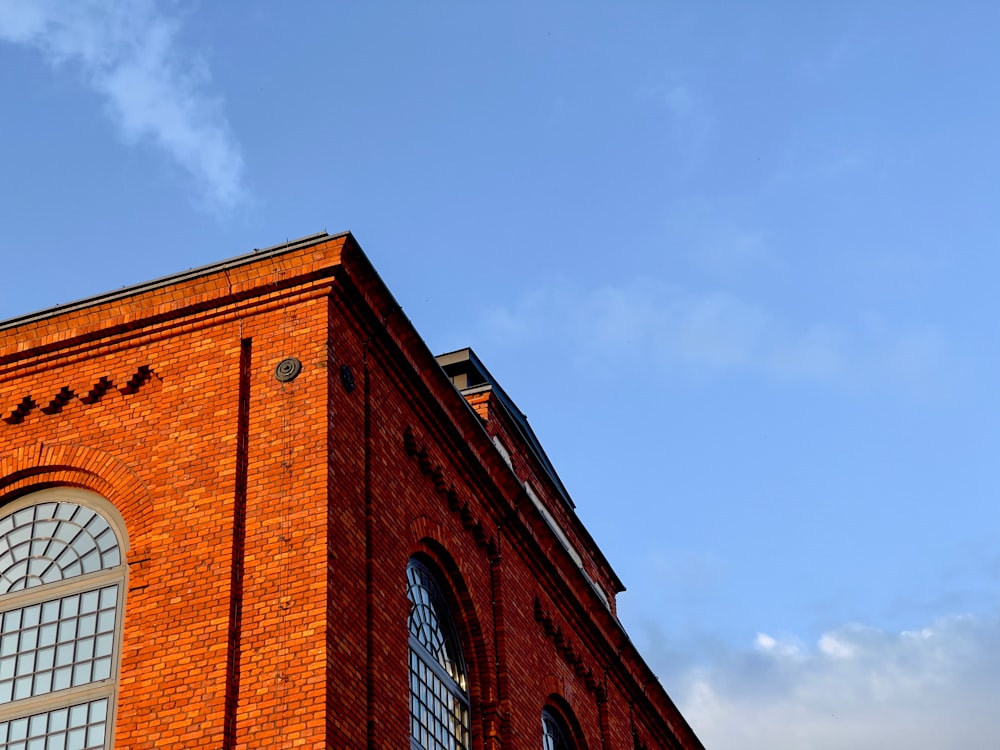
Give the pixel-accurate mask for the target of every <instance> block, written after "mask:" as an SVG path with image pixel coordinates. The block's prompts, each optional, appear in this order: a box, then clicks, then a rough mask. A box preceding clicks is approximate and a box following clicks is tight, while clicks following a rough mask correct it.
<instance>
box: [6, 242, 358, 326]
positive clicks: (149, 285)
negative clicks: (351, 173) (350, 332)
mask: <svg viewBox="0 0 1000 750" xmlns="http://www.w3.org/2000/svg"><path fill="white" fill-rule="evenodd" d="M350 236H352V235H351V232H350V231H344V232H337V233H336V234H328V233H327V232H317V233H316V234H309V235H306V236H304V237H299V238H298V239H295V240H288V241H287V242H284V243H282V244H279V245H272V246H270V247H265V248H260V249H254V250H253V252H250V253H246V254H244V255H237V256H235V257H233V258H228V259H226V260H220V261H216V262H215V263H209V264H208V265H205V266H199V267H197V268H190V269H188V270H187V271H181V272H180V273H173V274H170V275H169V276H161V277H160V278H158V279H153V280H151V281H144V282H142V283H140V284H134V285H132V286H125V287H122V288H121V289H117V290H115V291H113V292H103V293H101V294H96V295H94V296H93V297H84V298H83V299H79V300H76V301H74V302H67V303H65V304H62V305H56V306H54V307H48V308H45V309H43V310H38V311H37V312H33V313H28V314H27V315H20V316H18V317H16V318H8V319H7V320H3V321H0V331H6V330H9V329H11V328H17V327H18V326H22V325H26V324H28V323H36V322H38V321H41V320H46V319H48V318H54V317H55V316H57V315H62V314H64V313H69V312H76V311H77V310H83V309H86V308H88V307H93V306H95V305H100V304H102V303H105V302H114V301H116V300H120V299H123V298H125V297H131V296H133V295H136V294H142V293H144V292H149V291H152V290H154V289H160V288H162V287H165V286H169V285H170V284H174V283H177V282H179V281H188V280H190V279H196V278H198V277H199V276H208V275H209V274H212V273H216V272H218V271H224V270H227V269H230V268H237V267H239V266H243V265H246V264H247V263H253V262H254V261H257V260H260V259H261V258H268V257H274V256H277V255H282V254H284V253H288V252H292V251H293V250H300V249H302V248H305V247H310V246H311V245H318V244H320V243H321V242H326V241H328V240H333V239H339V238H341V237H350Z"/></svg>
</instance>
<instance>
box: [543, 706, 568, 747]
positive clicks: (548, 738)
mask: <svg viewBox="0 0 1000 750" xmlns="http://www.w3.org/2000/svg"><path fill="white" fill-rule="evenodd" d="M542 750H570V744H569V732H567V731H566V730H565V729H564V728H563V724H562V722H561V721H560V720H559V717H558V716H556V715H555V714H554V713H553V712H552V711H550V710H549V709H547V708H546V709H545V710H544V711H542Z"/></svg>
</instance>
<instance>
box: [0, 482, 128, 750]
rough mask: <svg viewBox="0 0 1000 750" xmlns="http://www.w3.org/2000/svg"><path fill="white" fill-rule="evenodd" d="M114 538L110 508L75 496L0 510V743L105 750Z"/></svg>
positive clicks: (114, 645)
mask: <svg viewBox="0 0 1000 750" xmlns="http://www.w3.org/2000/svg"><path fill="white" fill-rule="evenodd" d="M121 535H122V524H121V520H120V517H119V516H118V514H117V512H116V511H115V510H114V509H113V508H112V507H111V506H110V504H109V503H107V502H106V501H105V500H104V499H103V498H101V497H99V496H97V495H94V494H92V493H90V492H85V491H82V490H74V489H68V488H61V489H51V490H43V491H41V492H36V493H33V494H31V495H28V496H26V497H24V498H21V499H20V500H16V501H14V502H13V503H11V504H9V505H7V506H6V507H4V508H0V747H3V748H5V749H8V750H103V749H104V748H110V747H111V744H112V727H113V724H114V712H115V691H116V687H117V677H118V664H119V658H120V657H119V648H118V644H119V641H120V636H121V613H122V603H123V599H124V595H125V591H124V584H125V560H124V557H125V556H124V552H125V543H124V541H123V537H122V536H121Z"/></svg>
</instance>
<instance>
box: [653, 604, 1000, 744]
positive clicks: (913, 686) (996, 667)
mask: <svg viewBox="0 0 1000 750" xmlns="http://www.w3.org/2000/svg"><path fill="white" fill-rule="evenodd" d="M672 682H673V683H674V684H678V682H679V684H680V685H682V687H681V688H680V689H679V690H678V689H677V688H674V689H673V693H674V696H673V697H674V698H675V700H677V702H678V703H679V705H680V708H681V710H682V711H683V712H684V714H685V716H686V717H687V718H688V719H689V721H690V722H691V724H692V726H693V727H694V728H695V730H696V731H697V732H698V734H699V736H700V737H701V739H702V741H703V742H704V743H705V745H706V746H707V747H711V748H715V750H727V749H728V748H733V750H735V749H736V748H740V750H757V749H759V750H764V749H765V748H766V749H767V750H799V749H800V748H810V750H834V749H836V750H843V748H851V749H852V750H868V749H869V748H870V749H871V750H875V749H876V748H878V749H880V750H881V748H886V747H906V748H909V750H938V749H939V748H943V747H997V746H998V745H1000V720H998V719H997V716H996V709H995V706H996V704H997V700H998V699H1000V619H998V618H995V617H994V618H977V617H972V616H956V617H950V618H946V619H942V620H939V621H937V622H935V623H933V624H931V625H929V626H928V627H926V628H922V629H920V630H915V631H903V632H895V633H894V632H887V631H884V630H878V629H875V628H868V627H863V626H859V625H849V626H845V627H843V628H840V629H837V630H834V631H831V632H828V633H825V634H824V635H822V636H821V637H820V638H819V639H818V640H817V642H816V643H815V644H812V645H810V646H805V645H803V644H799V643H796V642H794V641H790V640H783V639H781V638H777V637H774V636H771V635H768V634H766V633H761V634H758V636H757V638H756V641H755V643H754V646H753V648H748V649H746V650H745V651H743V652H741V653H729V654H727V655H726V656H725V657H724V658H721V659H720V660H719V661H718V662H717V663H716V664H715V665H713V666H712V667H710V668H699V669H693V670H691V671H689V672H688V673H687V674H686V675H685V676H684V677H683V678H682V679H681V680H679V681H678V680H672Z"/></svg>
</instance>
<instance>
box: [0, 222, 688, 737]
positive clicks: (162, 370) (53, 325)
mask: <svg viewBox="0 0 1000 750" xmlns="http://www.w3.org/2000/svg"><path fill="white" fill-rule="evenodd" d="M0 419H2V421H0V618H2V619H0V628H2V633H0V747H2V748H11V750H28V749H29V748H31V749H32V750H34V749H37V748H44V749H45V750H57V749H60V748H75V749H76V750H81V749H85V748H86V749H89V748H104V747H108V748H110V747H112V746H113V747H116V748H154V747H172V748H223V750H226V749H229V748H285V747H288V748H291V747H307V748H402V747H405V746H406V743H407V737H410V740H409V742H410V747H411V748H428V749H435V750H436V749H437V748H477V749H484V750H485V749H487V748H488V749H491V750H492V749H498V748H525V749H526V748H547V749H548V750H557V749H559V748H589V749H590V750H598V749H604V750H608V749H614V750H617V749H626V748H628V749H633V748H700V747H701V744H700V742H699V741H698V739H697V737H696V736H695V735H694V733H693V732H692V731H691V729H690V728H689V726H688V725H687V723H686V722H685V720H684V718H683V717H682V716H681V715H680V713H679V712H678V711H677V709H676V708H675V706H674V705H673V703H672V702H671V700H670V699H669V697H668V696H667V695H666V693H665V692H664V690H663V689H662V688H661V687H660V685H659V683H658V682H657V680H656V678H655V677H654V675H653V674H652V673H651V671H650V670H649V668H648V667H647V666H646V664H645V663H644V662H643V661H642V659H641V657H640V656H639V654H638V653H637V652H636V650H635V648H634V646H633V645H632V643H631V642H630V641H629V640H628V638H627V637H626V635H625V633H624V631H623V630H622V628H621V626H620V624H619V622H618V619H617V617H616V614H615V596H616V595H617V594H618V593H619V592H620V591H621V590H622V588H623V587H622V584H621V582H620V581H619V580H618V578H617V576H616V575H615V573H614V571H613V570H612V569H611V567H610V565H609V564H608V562H607V560H605V558H604V557H603V555H602V554H601V553H600V551H599V550H598V549H597V547H596V546H595V545H594V543H593V540H592V539H591V537H590V535H589V534H588V533H587V531H586V530H585V529H584V528H583V526H582V525H581V524H580V522H579V521H578V520H577V518H576V515H575V513H574V510H573V503H572V501H571V499H570V496H569V494H568V493H567V491H566V489H565V487H563V485H562V483H561V482H560V481H559V477H558V476H557V474H556V472H555V470H554V469H553V467H552V465H551V464H550V463H549V461H548V459H547V458H546V455H545V452H544V451H543V450H542V448H541V446H540V445H539V443H538V441H537V439H536V437H535V435H534V433H533V432H532V430H531V429H530V427H529V426H528V424H527V422H526V421H525V419H524V417H523V415H522V414H521V413H520V412H519V411H518V410H517V408H516V407H515V406H514V404H513V403H512V402H511V400H510V398H509V397H508V396H507V395H506V394H505V393H504V391H503V389H502V388H500V387H499V386H498V385H497V383H496V382H495V381H494V379H493V378H492V377H491V376H490V374H489V372H488V371H487V370H486V368H485V367H484V366H483V365H482V363H481V362H480V361H479V360H478V359H477V357H476V356H475V354H474V353H472V352H471V351H470V350H463V351H459V352H453V353H451V354H448V355H444V356H442V357H440V358H438V359H437V360H436V359H435V358H434V357H433V356H432V355H431V354H430V352H429V351H428V350H427V348H426V347H425V345H424V344H423V342H422V341H421V339H420V338H419V336H418V335H417V333H416V331H415V330H414V329H413V327H412V326H411V324H410V323H409V321H408V320H407V319H406V318H405V316H404V315H403V314H402V312H401V309H400V307H399V305H398V304H397V303H396V302H395V300H394V299H393V298H392V296H391V295H390V293H389V292H388V290H387V289H386V288H385V286H384V285H383V283H382V282H381V280H380V279H379V277H378V275H377V274H376V273H375V271H374V270H373V268H372V267H371V265H370V264H369V262H368V260H367V259H366V258H365V256H364V255H363V254H362V252H361V250H360V249H359V247H358V246H357V244H356V242H355V241H354V239H353V238H352V237H351V235H349V234H342V235H337V236H328V235H326V234H322V235H316V236H312V237H307V238H304V239H302V240H299V241H296V242H292V243H289V244H286V245H282V246H280V247H274V248H269V249H266V250H260V251H255V252H254V253H252V254H249V255H245V256H242V257H239V258H235V259H232V260H229V261H224V262H221V263H217V264H215V265H212V266H208V267H205V268H201V269H197V270H193V271H188V272H186V273H180V274H177V275H175V276H171V277H168V278H164V279H160V280H156V281H151V282H148V283H146V284H141V285H138V286H135V287H132V288H129V289H124V290H121V291H117V292H113V293H110V294H105V295H102V296H98V297H94V298H91V299H88V300H84V301H81V302H78V303H73V304H68V305H63V306H61V307H58V308H55V309H52V310H46V311H43V312H40V313H36V314H32V315H26V316H24V317H21V318H17V319H14V320H10V321H7V322H5V323H0Z"/></svg>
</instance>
